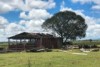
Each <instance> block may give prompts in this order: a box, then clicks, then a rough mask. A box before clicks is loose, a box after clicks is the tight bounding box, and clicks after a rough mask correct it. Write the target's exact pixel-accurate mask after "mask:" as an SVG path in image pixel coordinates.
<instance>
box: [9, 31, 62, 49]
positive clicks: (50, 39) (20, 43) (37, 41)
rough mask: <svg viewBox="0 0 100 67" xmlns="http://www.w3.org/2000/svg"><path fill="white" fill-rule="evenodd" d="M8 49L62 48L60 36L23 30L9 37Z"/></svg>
mask: <svg viewBox="0 0 100 67" xmlns="http://www.w3.org/2000/svg"><path fill="white" fill-rule="evenodd" d="M8 44H9V46H8V49H10V50H31V49H33V48H50V49H51V48H60V47H61V44H62V41H61V38H60V37H54V36H53V35H50V34H43V33H28V32H23V33H20V34H17V35H15V36H12V37H9V38H8Z"/></svg>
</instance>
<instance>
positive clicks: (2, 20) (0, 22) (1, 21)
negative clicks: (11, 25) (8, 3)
mask: <svg viewBox="0 0 100 67" xmlns="http://www.w3.org/2000/svg"><path fill="white" fill-rule="evenodd" d="M7 24H8V20H7V19H5V18H4V17H2V16H0V29H4V28H5V25H7Z"/></svg>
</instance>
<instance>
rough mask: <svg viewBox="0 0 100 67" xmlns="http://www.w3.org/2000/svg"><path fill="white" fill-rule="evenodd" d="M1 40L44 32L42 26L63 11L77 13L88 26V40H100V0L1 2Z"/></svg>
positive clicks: (24, 0)
mask: <svg viewBox="0 0 100 67" xmlns="http://www.w3.org/2000/svg"><path fill="white" fill-rule="evenodd" d="M0 6H2V7H1V9H0V21H1V22H0V41H6V40H7V37H9V36H12V35H15V34H17V33H21V32H23V31H26V32H44V33H47V32H49V31H44V30H43V29H42V28H41V25H42V23H43V22H44V21H45V20H46V19H47V18H49V17H51V16H53V15H54V14H55V13H57V12H59V11H64V10H69V11H73V12H75V13H77V14H79V15H81V16H82V17H83V18H85V20H86V23H87V25H88V29H87V31H86V37H85V38H84V39H100V34H99V33H100V1H99V0H0Z"/></svg>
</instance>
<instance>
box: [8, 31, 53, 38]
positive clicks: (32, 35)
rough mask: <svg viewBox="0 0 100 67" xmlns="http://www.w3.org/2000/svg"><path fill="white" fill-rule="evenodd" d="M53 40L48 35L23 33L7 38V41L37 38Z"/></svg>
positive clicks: (51, 36)
mask: <svg viewBox="0 0 100 67" xmlns="http://www.w3.org/2000/svg"><path fill="white" fill-rule="evenodd" d="M41 37H43V38H54V37H53V35H50V34H43V33H28V32H23V33H20V34H17V35H15V36H11V37H8V39H35V38H36V39H37V38H41Z"/></svg>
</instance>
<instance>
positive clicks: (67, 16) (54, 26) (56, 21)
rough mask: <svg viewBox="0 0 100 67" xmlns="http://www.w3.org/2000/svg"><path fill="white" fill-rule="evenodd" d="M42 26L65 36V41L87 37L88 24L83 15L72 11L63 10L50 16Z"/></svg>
mask: <svg viewBox="0 0 100 67" xmlns="http://www.w3.org/2000/svg"><path fill="white" fill-rule="evenodd" d="M42 27H43V28H45V29H49V30H50V29H51V30H52V31H53V32H55V33H57V34H58V35H59V36H60V37H62V38H63V42H67V41H68V40H74V39H77V38H83V37H85V35H86V29H87V24H86V23H85V19H84V18H83V17H82V16H80V15H78V14H76V13H74V12H72V11H62V12H58V13H56V14H55V15H54V16H52V17H51V18H48V19H47V20H46V21H45V22H44V23H43V25H42Z"/></svg>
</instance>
